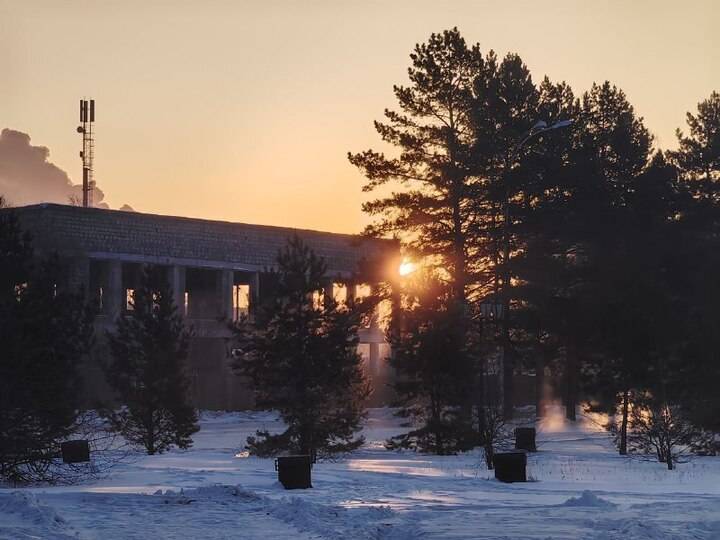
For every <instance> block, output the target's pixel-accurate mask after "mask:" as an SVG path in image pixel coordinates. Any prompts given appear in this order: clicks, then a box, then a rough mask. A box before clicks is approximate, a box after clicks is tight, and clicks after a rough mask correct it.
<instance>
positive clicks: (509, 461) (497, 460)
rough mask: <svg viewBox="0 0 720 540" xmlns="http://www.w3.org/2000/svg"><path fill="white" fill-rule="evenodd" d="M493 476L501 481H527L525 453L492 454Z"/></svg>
mask: <svg viewBox="0 0 720 540" xmlns="http://www.w3.org/2000/svg"><path fill="white" fill-rule="evenodd" d="M493 465H494V466H495V478H497V479H498V480H500V481H501V482H527V476H526V469H527V454H526V453H525V452H503V453H500V454H495V456H493Z"/></svg>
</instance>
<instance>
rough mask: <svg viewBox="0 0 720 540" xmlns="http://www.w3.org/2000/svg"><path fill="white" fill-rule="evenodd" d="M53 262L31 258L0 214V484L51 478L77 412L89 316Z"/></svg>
mask: <svg viewBox="0 0 720 540" xmlns="http://www.w3.org/2000/svg"><path fill="white" fill-rule="evenodd" d="M63 270H64V269H63V268H62V266H61V265H60V263H59V261H58V260H57V258H54V257H51V258H48V259H42V260H40V259H34V257H33V250H32V245H31V239H30V238H29V236H27V235H24V234H23V233H22V231H21V230H20V227H19V224H18V221H17V219H16V217H15V216H14V215H13V214H12V212H11V211H8V210H3V211H1V212H0V479H5V480H8V481H10V482H14V483H19V482H32V481H50V482H52V481H54V480H56V479H57V470H56V469H55V468H54V467H53V462H54V459H55V456H56V455H57V451H58V449H59V446H60V443H61V442H62V441H63V440H65V439H67V438H68V437H69V436H71V435H72V433H73V428H74V425H75V419H76V416H77V412H78V408H79V405H80V404H79V390H80V379H79V374H78V367H79V364H80V362H81V360H82V358H83V355H85V354H86V353H87V352H88V350H89V348H90V345H91V341H92V314H91V313H90V312H89V311H88V310H87V309H86V308H85V305H84V302H83V297H82V294H81V293H80V292H77V291H70V290H68V289H67V288H65V287H63V286H62V282H63V278H64V276H63Z"/></svg>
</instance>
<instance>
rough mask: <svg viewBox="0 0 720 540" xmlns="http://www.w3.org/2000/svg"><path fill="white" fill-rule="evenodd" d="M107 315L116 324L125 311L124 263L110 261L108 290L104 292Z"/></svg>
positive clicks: (108, 265) (108, 266) (108, 264)
mask: <svg viewBox="0 0 720 540" xmlns="http://www.w3.org/2000/svg"><path fill="white" fill-rule="evenodd" d="M103 305H104V307H105V309H104V311H105V315H107V317H108V319H109V320H111V321H113V322H115V321H116V320H117V318H118V317H120V315H121V314H122V313H123V311H124V309H125V290H124V289H123V286H122V261H108V263H107V290H103Z"/></svg>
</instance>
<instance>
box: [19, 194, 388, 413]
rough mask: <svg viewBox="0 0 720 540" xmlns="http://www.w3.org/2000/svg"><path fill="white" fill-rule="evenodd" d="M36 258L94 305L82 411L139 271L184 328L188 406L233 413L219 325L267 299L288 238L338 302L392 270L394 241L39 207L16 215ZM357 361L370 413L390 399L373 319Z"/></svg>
mask: <svg viewBox="0 0 720 540" xmlns="http://www.w3.org/2000/svg"><path fill="white" fill-rule="evenodd" d="M13 211H14V212H15V213H16V214H17V216H18V218H19V220H20V223H21V226H22V227H23V229H24V230H26V231H28V232H29V233H30V234H31V235H32V238H33V245H34V247H35V249H36V251H37V252H38V254H40V255H43V254H50V253H57V254H58V255H59V256H60V258H61V259H62V260H63V262H64V263H65V265H66V267H67V268H68V269H69V272H68V278H67V283H65V284H64V285H65V286H70V287H74V288H78V287H81V288H82V289H84V290H85V291H86V294H87V297H88V299H89V300H90V301H92V302H94V303H95V306H96V308H97V313H98V315H97V317H96V321H95V327H96V336H97V338H98V339H97V345H96V347H95V349H94V351H93V353H92V355H91V357H90V358H89V359H88V361H87V363H86V366H85V367H84V369H83V376H84V378H85V381H86V384H85V388H86V389H87V390H86V392H87V396H86V398H87V401H88V403H89V404H92V403H93V402H95V401H97V400H106V399H108V397H109V396H110V391H109V389H108V387H107V385H106V384H105V382H104V377H103V374H102V370H101V368H100V365H101V362H102V360H103V357H104V356H105V355H107V354H108V351H107V347H106V346H105V344H104V339H103V338H104V334H105V330H108V329H112V328H113V326H114V324H115V322H116V321H117V319H118V317H120V316H122V315H123V314H125V313H127V312H128V310H130V309H132V304H131V301H130V300H131V298H132V293H133V290H134V289H135V287H137V283H138V279H139V275H140V271H141V269H142V266H143V265H147V264H151V265H157V266H161V267H163V268H165V269H166V271H167V275H168V278H169V282H170V284H171V286H172V288H173V292H174V299H175V304H176V305H177V306H178V308H179V310H180V313H181V314H182V315H183V316H184V318H185V321H186V324H187V325H188V326H190V327H192V332H193V337H192V341H191V348H190V357H189V372H190V376H191V380H192V394H193V396H192V397H193V400H194V403H195V404H196V406H198V407H199V408H203V409H227V410H236V409H244V408H250V407H252V406H253V400H252V392H251V390H250V388H249V387H248V385H247V383H246V382H245V381H243V380H242V379H240V378H239V377H237V376H235V375H234V374H233V372H232V371H231V369H230V367H229V360H230V356H231V354H232V349H231V347H232V345H231V339H230V338H231V335H232V332H231V330H230V328H229V325H228V322H229V321H232V320H236V319H237V318H238V317H240V316H241V315H242V314H243V313H250V314H251V313H252V310H253V308H254V306H256V305H257V304H258V302H259V301H260V300H261V299H262V297H263V295H264V294H267V287H266V285H268V282H267V280H268V279H270V275H269V272H270V271H271V270H272V269H273V267H274V265H275V257H276V256H277V253H278V251H279V249H280V248H281V247H283V246H284V245H285V243H286V242H287V240H288V238H290V237H291V236H293V235H298V236H299V237H300V238H302V239H303V241H305V242H306V243H307V244H308V245H309V246H310V247H311V248H312V249H313V250H314V251H315V252H316V253H317V254H318V255H320V256H322V257H323V258H324V259H325V261H326V263H327V265H328V275H327V285H326V291H325V294H333V295H334V296H335V297H336V298H339V299H340V300H342V299H343V298H347V297H348V296H352V295H361V294H367V293H368V291H369V290H371V288H372V287H373V286H374V285H375V284H377V283H378V282H379V281H384V280H386V279H390V276H391V275H392V273H394V272H395V271H396V269H397V264H398V247H397V245H396V244H395V243H393V242H388V241H382V240H372V239H363V238H360V237H357V236H352V235H345V234H334V233H325V232H317V231H307V230H297V229H289V228H283V227H270V226H261V225H248V224H243V223H229V222H222V221H210V220H204V219H191V218H184V217H174V216H161V215H153V214H142V213H136V212H122V211H114V210H103V209H97V208H83V207H77V206H65V205H58V204H39V205H33V206H25V207H21V208H15V209H13ZM359 352H360V354H361V355H362V357H363V360H364V365H365V369H366V372H367V374H368V376H369V378H370V380H371V381H372V383H373V386H374V388H375V392H374V394H373V398H372V402H371V403H370V404H371V405H380V404H383V403H386V402H387V400H388V399H389V396H390V394H391V392H390V389H389V387H388V383H389V382H390V380H391V377H392V376H391V373H390V368H389V365H388V362H387V358H388V356H389V353H390V349H389V346H388V344H387V343H386V340H385V333H384V332H383V330H382V328H381V324H380V318H379V317H373V318H372V322H371V323H370V325H369V327H367V328H363V329H362V330H361V331H360V346H359Z"/></svg>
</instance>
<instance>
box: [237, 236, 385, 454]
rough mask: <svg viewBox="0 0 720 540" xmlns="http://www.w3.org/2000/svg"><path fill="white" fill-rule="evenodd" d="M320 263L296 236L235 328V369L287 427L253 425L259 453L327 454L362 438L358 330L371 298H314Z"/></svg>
mask: <svg viewBox="0 0 720 540" xmlns="http://www.w3.org/2000/svg"><path fill="white" fill-rule="evenodd" d="M326 274H327V265H326V264H325V262H324V260H323V259H322V258H320V257H318V256H316V255H315V254H314V252H313V251H312V250H311V249H310V248H309V247H308V246H307V245H305V244H304V243H303V242H302V240H300V239H299V238H297V237H294V238H292V239H290V240H289V241H288V244H287V246H286V247H285V248H283V249H282V250H281V251H280V253H279V254H278V257H277V271H276V273H275V274H274V278H275V279H274V281H275V288H274V292H275V294H274V295H273V296H272V297H271V298H269V299H268V300H267V301H266V302H265V303H264V304H262V305H260V306H259V307H258V308H257V309H256V311H255V313H254V314H253V320H249V319H245V320H241V321H240V322H239V324H238V325H237V327H236V329H235V330H236V337H237V345H238V347H239V348H240V350H241V351H243V353H244V354H243V356H242V357H241V358H239V359H238V360H236V361H235V364H234V367H235V369H236V370H237V373H238V374H240V375H244V376H247V377H248V378H249V379H250V381H251V382H252V385H253V388H254V392H255V399H256V404H257V406H258V407H261V408H264V409H268V410H275V411H277V412H278V413H279V414H280V417H281V418H282V419H283V421H284V422H285V424H286V426H287V429H286V430H285V431H284V432H283V433H280V434H271V433H269V432H268V431H258V432H257V433H256V435H255V436H253V437H249V438H248V441H247V448H248V449H249V450H250V452H251V453H253V454H255V455H259V456H270V455H276V454H278V453H280V452H285V451H289V452H293V453H301V454H308V455H312V456H315V455H319V456H321V457H323V456H329V455H332V454H338V453H345V452H350V451H352V450H354V449H356V448H358V447H359V446H360V445H362V444H363V442H364V439H363V437H359V436H357V433H358V431H360V429H361V422H362V420H363V418H364V416H365V408H364V407H365V400H366V399H367V397H368V396H369V394H370V387H369V385H368V383H367V382H366V380H365V377H364V373H363V370H362V365H361V357H360V355H359V354H358V352H357V347H358V340H359V338H358V330H359V328H360V325H361V323H362V322H363V320H364V318H365V317H366V316H367V314H368V310H369V309H370V308H371V307H372V304H373V301H372V300H364V301H357V302H355V301H352V300H348V301H347V302H346V303H344V304H341V303H339V302H336V301H335V300H334V299H333V298H331V297H329V295H325V296H324V298H323V300H322V302H321V303H320V302H317V301H316V300H317V299H318V298H320V297H321V295H322V291H323V290H324V285H325V284H326V280H327V276H326Z"/></svg>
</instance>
